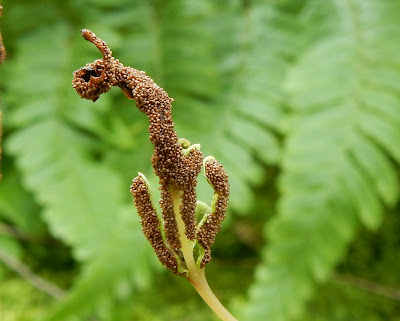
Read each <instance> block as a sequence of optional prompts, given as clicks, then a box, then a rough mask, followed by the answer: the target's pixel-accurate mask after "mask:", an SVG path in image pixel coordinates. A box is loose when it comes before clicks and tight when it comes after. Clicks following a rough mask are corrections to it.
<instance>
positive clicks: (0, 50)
mask: <svg viewBox="0 0 400 321" xmlns="http://www.w3.org/2000/svg"><path fill="white" fill-rule="evenodd" d="M2 13H3V7H2V6H1V4H0V17H1V15H2ZM5 57H6V48H4V45H3V38H2V37H1V33H0V63H2V62H3V61H4V58H5Z"/></svg>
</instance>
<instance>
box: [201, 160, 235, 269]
mask: <svg viewBox="0 0 400 321" xmlns="http://www.w3.org/2000/svg"><path fill="white" fill-rule="evenodd" d="M205 174H206V177H207V179H208V180H209V182H210V183H211V185H212V186H213V188H214V191H215V193H216V197H217V199H216V200H215V203H214V210H213V212H212V213H211V214H209V215H208V218H207V220H206V221H205V222H204V223H203V224H202V226H201V227H200V228H199V230H198V232H197V240H198V241H199V243H200V245H201V246H202V247H203V249H204V250H205V255H204V258H203V260H202V262H201V267H204V266H205V265H206V264H207V263H208V262H209V261H210V260H211V246H212V245H213V243H214V241H215V236H216V235H217V233H218V232H219V231H220V230H221V223H222V221H223V220H224V218H225V212H226V209H227V207H228V197H229V182H228V174H227V173H226V172H225V170H224V168H223V167H222V166H221V165H220V164H219V163H218V161H216V160H215V159H211V160H209V161H206V163H205Z"/></svg>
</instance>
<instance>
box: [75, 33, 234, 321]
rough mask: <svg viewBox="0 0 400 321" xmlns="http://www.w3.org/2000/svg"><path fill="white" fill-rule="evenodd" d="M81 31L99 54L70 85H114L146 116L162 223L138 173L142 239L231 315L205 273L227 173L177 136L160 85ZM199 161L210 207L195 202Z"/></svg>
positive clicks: (90, 88) (83, 92) (94, 88)
mask: <svg viewBox="0 0 400 321" xmlns="http://www.w3.org/2000/svg"><path fill="white" fill-rule="evenodd" d="M81 32H82V36H83V38H84V39H86V40H87V41H89V42H91V43H93V44H94V45H96V47H97V48H98V49H99V50H100V52H101V53H102V56H103V57H102V59H97V60H95V61H94V62H92V63H89V64H86V66H84V67H82V68H80V69H78V70H76V71H75V72H74V78H73V81H72V85H73V87H74V88H75V90H76V91H77V92H78V94H79V95H80V96H81V97H82V98H85V99H89V100H92V101H93V102H94V101H96V100H97V99H98V98H99V96H100V95H101V94H102V93H105V92H107V91H108V90H109V89H111V87H113V86H118V87H120V88H121V89H122V92H123V93H124V94H125V95H126V96H127V97H128V98H129V99H133V100H135V101H136V106H137V107H138V109H139V110H140V111H141V112H143V113H144V114H145V115H146V116H147V118H148V119H149V123H150V124H149V133H150V140H151V142H152V143H153V145H154V153H153V156H152V158H151V162H152V164H153V170H154V173H155V174H156V175H157V176H158V178H159V184H160V190H161V200H160V205H161V211H162V222H161V221H160V219H159V216H158V215H157V211H156V207H155V206H154V204H153V203H152V197H151V188H150V186H149V182H148V181H147V179H146V177H145V176H144V175H143V174H141V173H139V174H138V176H137V177H136V178H134V179H133V181H132V186H131V192H132V194H133V196H134V201H135V205H136V207H137V210H138V213H139V215H140V218H141V220H140V222H141V224H142V227H143V232H144V234H145V236H146V238H147V240H148V241H149V242H150V244H151V246H152V247H153V249H154V252H155V253H156V255H157V257H158V259H159V261H160V262H161V263H162V264H163V265H164V266H165V267H167V268H168V269H170V270H172V272H174V273H175V274H177V275H180V276H183V277H184V278H186V279H187V280H188V281H189V282H190V283H191V284H192V285H193V286H194V288H195V289H196V290H197V292H198V293H199V294H200V295H201V297H202V298H203V299H204V301H205V302H206V303H207V304H208V305H209V306H210V308H211V309H212V310H213V311H214V312H215V313H216V314H217V315H218V316H219V317H220V318H221V319H222V320H225V321H228V320H230V321H233V320H236V319H235V318H234V317H233V316H232V315H231V314H230V313H229V311H228V310H226V309H225V307H224V306H223V305H222V304H221V303H220V302H219V300H218V299H217V298H216V296H215V295H214V293H213V292H212V291H211V289H210V287H209V285H208V283H207V280H206V277H205V274H204V268H205V266H206V264H207V263H208V262H210V260H211V246H212V244H213V243H214V240H215V236H216V234H217V233H218V232H219V230H220V229H221V222H222V221H223V219H224V218H225V212H226V209H227V205H228V196H229V182H228V175H227V173H226V172H225V170H224V168H223V167H222V165H221V164H219V163H218V161H216V160H215V159H214V157H212V156H208V157H206V158H204V159H203V154H202V152H201V151H200V145H199V144H194V145H191V144H190V142H189V141H188V140H186V139H183V138H182V139H178V136H177V133H176V131H175V130H174V123H173V121H172V115H171V107H172V106H171V102H172V101H173V99H172V98H170V97H169V96H168V94H167V93H166V92H165V91H164V90H163V88H161V87H159V86H158V85H157V84H156V83H155V82H154V81H153V80H152V79H151V78H150V77H148V76H147V75H146V73H145V72H144V71H139V70H137V69H134V68H131V67H129V66H124V65H123V64H121V63H120V62H119V60H117V59H115V58H114V57H113V56H112V53H111V50H110V49H109V48H108V47H107V45H106V43H105V42H104V41H103V40H101V39H100V38H98V37H96V35H95V34H94V33H93V32H91V31H89V30H87V29H83V30H82V31H81ZM202 166H203V167H204V174H205V176H206V178H207V180H208V182H209V183H210V185H211V187H212V188H213V189H214V197H213V201H212V204H211V207H209V206H207V205H206V204H204V203H202V202H198V201H196V178H197V176H198V175H199V173H200V171H201V167H202ZM199 214H203V219H202V220H201V221H200V222H197V221H196V216H197V215H199Z"/></svg>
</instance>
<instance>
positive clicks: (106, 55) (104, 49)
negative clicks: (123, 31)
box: [81, 29, 112, 62]
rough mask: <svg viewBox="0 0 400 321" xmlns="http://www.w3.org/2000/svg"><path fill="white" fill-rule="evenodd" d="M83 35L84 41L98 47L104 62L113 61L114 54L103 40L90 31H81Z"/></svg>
mask: <svg viewBox="0 0 400 321" xmlns="http://www.w3.org/2000/svg"><path fill="white" fill-rule="evenodd" d="M81 34H82V37H83V39H85V40H87V41H89V42H91V43H92V44H94V45H95V46H96V47H97V49H99V50H100V52H101V54H102V55H103V60H104V62H108V61H109V60H110V59H111V57H112V52H111V50H110V48H108V46H107V44H106V43H105V41H103V40H101V39H100V38H99V37H97V36H96V35H95V34H94V33H93V32H92V31H90V30H89V29H81Z"/></svg>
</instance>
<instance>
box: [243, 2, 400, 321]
mask: <svg viewBox="0 0 400 321" xmlns="http://www.w3.org/2000/svg"><path fill="white" fill-rule="evenodd" d="M399 14H400V5H399V4H398V3H396V2H393V1H373V0H368V1H364V0H363V1H361V0H353V1H342V0H335V1H334V0H332V1H324V2H320V1H310V2H309V3H308V6H307V7H306V8H305V10H304V11H303V13H302V15H299V17H298V19H302V20H303V21H304V25H305V29H304V30H306V31H307V32H305V33H304V34H303V35H302V36H301V37H304V48H303V50H302V51H301V52H300V53H299V57H298V60H297V61H296V63H295V64H294V66H293V68H292V70H291V71H290V73H289V76H288V79H287V82H286V89H287V92H288V94H289V97H290V101H289V105H290V111H291V114H290V116H291V120H290V121H289V122H288V124H287V126H286V130H285V131H286V143H285V150H284V153H283V172H282V175H281V178H280V190H281V193H282V198H281V200H280V201H279V213H278V215H277V216H276V217H274V219H273V220H272V222H271V223H270V224H269V226H268V228H267V229H266V231H265V233H266V235H267V236H268V238H269V240H270V244H269V245H268V246H267V248H266V250H265V251H264V255H263V264H262V265H261V266H260V267H259V268H258V269H257V273H256V283H255V284H254V285H253V286H252V288H251V290H250V303H249V306H248V308H247V310H246V312H247V317H248V320H268V319H269V320H288V319H290V318H292V317H294V316H296V315H298V314H299V313H300V312H301V310H302V309H303V303H304V301H305V300H307V299H308V298H310V296H311V295H312V293H313V288H314V287H315V284H316V283H320V282H323V281H325V280H326V279H327V278H328V277H329V276H330V274H331V272H332V270H333V268H334V266H335V264H336V263H337V262H338V260H339V259H340V258H341V256H342V255H343V252H344V250H345V249H346V246H347V244H348V242H349V241H350V240H351V239H352V237H353V235H354V234H355V232H356V230H357V227H358V226H359V224H358V222H357V220H359V221H360V222H361V223H362V224H363V225H365V226H366V227H367V228H370V229H376V228H377V227H378V226H379V225H380V223H381V221H382V217H383V212H384V206H385V205H387V206H392V205H394V204H395V202H397V201H398V199H399V180H398V178H397V174H396V167H395V162H396V163H400V158H399V145H398V142H399V139H400V129H399V128H400V127H399V126H398V125H399V112H398V110H399V107H400V99H399V98H398V89H396V88H398V87H396V86H394V84H398V79H399V77H400V72H399V69H398V68H397V67H396V66H397V63H398V62H396V61H395V60H397V58H396V59H394V58H393V56H392V55H391V53H393V48H394V45H393V41H391V35H392V34H393V32H394V30H396V31H397V32H400V23H399V20H398V18H396V17H398V15H399ZM321 17H324V18H321ZM321 20H324V23H323V24H320V23H319V22H321ZM396 47H397V50H399V49H400V46H399V45H398V44H397V46H396ZM382 66H385V67H384V68H382ZM390 66H391V68H390Z"/></svg>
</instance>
